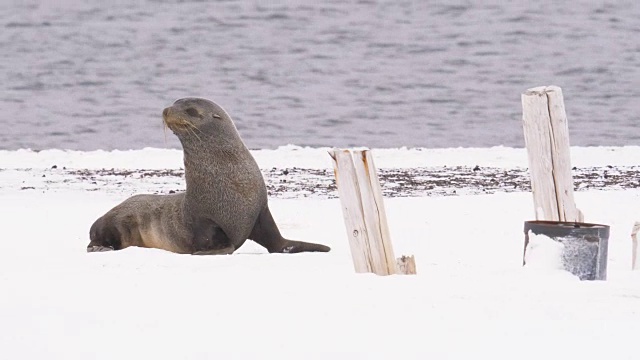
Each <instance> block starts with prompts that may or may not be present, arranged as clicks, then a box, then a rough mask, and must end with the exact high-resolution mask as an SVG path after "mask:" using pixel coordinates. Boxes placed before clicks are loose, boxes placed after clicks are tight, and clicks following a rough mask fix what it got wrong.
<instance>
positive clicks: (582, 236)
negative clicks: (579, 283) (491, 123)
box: [522, 221, 609, 280]
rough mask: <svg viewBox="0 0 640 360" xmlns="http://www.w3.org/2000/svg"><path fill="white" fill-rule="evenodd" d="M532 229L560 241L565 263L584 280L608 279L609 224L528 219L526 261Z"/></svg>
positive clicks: (535, 232) (525, 232) (523, 261)
mask: <svg viewBox="0 0 640 360" xmlns="http://www.w3.org/2000/svg"><path fill="white" fill-rule="evenodd" d="M529 231H531V232H532V233H533V234H535V235H545V236H547V237H549V238H551V239H553V240H554V241H557V242H560V243H561V244H562V245H563V246H564V248H563V251H562V264H563V266H564V268H565V269H566V270H567V271H569V272H571V273H572V274H574V275H576V276H578V277H579V278H580V280H606V279H607V252H608V247H609V226H608V225H600V224H588V223H579V222H562V221H525V223H524V234H525V235H524V252H523V257H522V264H523V265H524V264H525V260H524V255H526V251H527V245H528V244H529Z"/></svg>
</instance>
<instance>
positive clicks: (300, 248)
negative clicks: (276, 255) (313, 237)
mask: <svg viewBox="0 0 640 360" xmlns="http://www.w3.org/2000/svg"><path fill="white" fill-rule="evenodd" d="M285 242H286V243H285V246H284V247H283V248H282V249H281V250H280V251H278V252H281V253H286V254H295V253H299V252H328V251H330V250H331V248H330V247H328V246H326V245H321V244H315V243H308V242H304V241H295V240H286V239H285Z"/></svg>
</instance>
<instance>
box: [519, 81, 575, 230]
mask: <svg viewBox="0 0 640 360" xmlns="http://www.w3.org/2000/svg"><path fill="white" fill-rule="evenodd" d="M522 114H523V116H522V120H523V128H524V140H525V145H526V147H527V154H528V158H529V172H530V175H531V190H532V193H533V204H534V209H535V214H536V220H551V221H568V222H571V221H574V222H582V221H583V215H582V213H581V212H580V210H578V208H577V207H576V204H575V201H574V198H573V177H572V175H571V154H570V150H569V127H568V123H567V115H566V113H565V108H564V100H563V98H562V89H560V88H559V87H557V86H541V87H535V88H532V89H529V90H527V91H525V92H524V93H523V94H522Z"/></svg>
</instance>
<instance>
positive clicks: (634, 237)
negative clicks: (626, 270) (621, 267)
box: [631, 221, 640, 270]
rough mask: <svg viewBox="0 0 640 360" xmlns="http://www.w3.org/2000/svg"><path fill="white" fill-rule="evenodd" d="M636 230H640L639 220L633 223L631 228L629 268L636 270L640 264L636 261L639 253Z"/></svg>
mask: <svg viewBox="0 0 640 360" xmlns="http://www.w3.org/2000/svg"><path fill="white" fill-rule="evenodd" d="M638 231H640V222H637V221H636V223H635V224H633V228H632V229H631V269H632V270H637V269H639V268H640V264H639V263H638V258H639V256H638V255H640V254H638Z"/></svg>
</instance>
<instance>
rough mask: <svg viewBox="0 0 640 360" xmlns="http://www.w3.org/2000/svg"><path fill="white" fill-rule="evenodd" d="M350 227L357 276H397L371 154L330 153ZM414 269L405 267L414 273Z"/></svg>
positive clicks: (348, 232)
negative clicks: (359, 274) (366, 273)
mask: <svg viewBox="0 0 640 360" xmlns="http://www.w3.org/2000/svg"><path fill="white" fill-rule="evenodd" d="M329 154H330V155H331V158H332V159H333V167H334V171H335V176H336V184H337V186H338V194H339V195H340V203H341V204H342V211H343V215H344V222H345V225H346V227H347V236H348V237H349V246H350V248H351V256H352V258H353V264H354V267H355V270H356V272H359V273H364V272H372V273H375V274H378V275H391V274H396V273H398V269H397V268H396V259H395V255H394V253H393V247H392V245H391V237H390V235H389V227H388V225H387V216H386V213H385V210H384V202H383V199H382V190H381V188H380V182H379V181H378V176H377V174H376V168H375V165H374V164H373V158H372V157H371V152H370V151H369V150H357V151H353V156H352V154H351V151H349V150H340V149H335V150H333V151H331V152H330V153H329ZM403 258H404V257H403ZM407 261H411V262H413V265H412V266H404V268H405V269H409V270H413V272H412V273H413V274H415V262H414V261H413V256H411V260H407Z"/></svg>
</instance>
